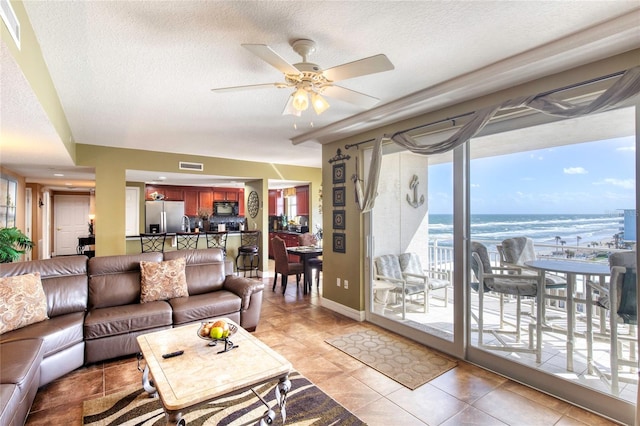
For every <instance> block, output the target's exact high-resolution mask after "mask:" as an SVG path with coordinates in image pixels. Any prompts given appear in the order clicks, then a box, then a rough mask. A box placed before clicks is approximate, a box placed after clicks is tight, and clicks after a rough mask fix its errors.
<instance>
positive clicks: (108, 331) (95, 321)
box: [84, 301, 171, 340]
mask: <svg viewBox="0 0 640 426" xmlns="http://www.w3.org/2000/svg"><path fill="white" fill-rule="evenodd" d="M167 325H168V326H170V325H171V306H169V304H168V303H167V302H165V301H157V302H149V303H144V304H137V303H136V304H133V305H124V306H113V307H110V308H101V309H93V310H91V311H89V312H88V313H87V317H86V318H85V321H84V336H85V340H91V339H98V338H101V337H108V336H115V335H119V334H127V333H133V332H136V331H141V330H148V329H152V328H157V327H162V326H167Z"/></svg>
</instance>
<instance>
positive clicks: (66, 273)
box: [0, 256, 89, 318]
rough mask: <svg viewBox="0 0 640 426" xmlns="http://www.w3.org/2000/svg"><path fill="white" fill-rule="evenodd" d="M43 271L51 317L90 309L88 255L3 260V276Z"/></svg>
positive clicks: (0, 274)
mask: <svg viewBox="0 0 640 426" xmlns="http://www.w3.org/2000/svg"><path fill="white" fill-rule="evenodd" d="M33 272H39V273H40V280H41V281H42V288H43V289H44V293H45V294H46V295H47V309H48V312H47V314H48V316H49V318H53V317H56V316H58V315H66V314H69V313H72V312H84V311H85V310H86V309H87V300H88V284H87V283H88V280H89V279H88V277H87V257H86V256H59V257H55V258H53V259H42V260H31V261H29V262H14V263H2V264H0V276H2V277H9V276H15V275H23V274H28V273H33Z"/></svg>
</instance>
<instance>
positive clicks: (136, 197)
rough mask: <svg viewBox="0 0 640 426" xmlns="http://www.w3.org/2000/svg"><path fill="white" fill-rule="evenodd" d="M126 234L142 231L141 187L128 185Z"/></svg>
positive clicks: (136, 233) (135, 233)
mask: <svg viewBox="0 0 640 426" xmlns="http://www.w3.org/2000/svg"><path fill="white" fill-rule="evenodd" d="M126 197H127V199H126V204H125V214H126V226H125V235H127V236H129V235H138V234H139V233H140V188H138V187H127V195H126Z"/></svg>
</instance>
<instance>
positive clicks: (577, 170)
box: [563, 167, 589, 175]
mask: <svg viewBox="0 0 640 426" xmlns="http://www.w3.org/2000/svg"><path fill="white" fill-rule="evenodd" d="M563 170H564V173H565V174H567V175H586V174H587V173H589V172H587V170H586V169H585V168H584V167H565V168H564V169H563Z"/></svg>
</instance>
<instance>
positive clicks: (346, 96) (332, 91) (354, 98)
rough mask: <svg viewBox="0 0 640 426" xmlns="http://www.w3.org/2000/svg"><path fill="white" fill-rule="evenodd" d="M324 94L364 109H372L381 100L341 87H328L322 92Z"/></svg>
mask: <svg viewBox="0 0 640 426" xmlns="http://www.w3.org/2000/svg"><path fill="white" fill-rule="evenodd" d="M322 94H323V95H326V96H329V97H331V98H336V99H340V100H341V101H345V102H349V103H350V104H354V105H357V106H359V107H362V108H371V107H372V106H374V105H375V104H377V103H378V102H380V99H378V98H374V97H373V96H369V95H365V94H364V93H360V92H356V91H355V90H351V89H346V88H344V87H340V86H326V87H325V88H324V89H323V90H322Z"/></svg>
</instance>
